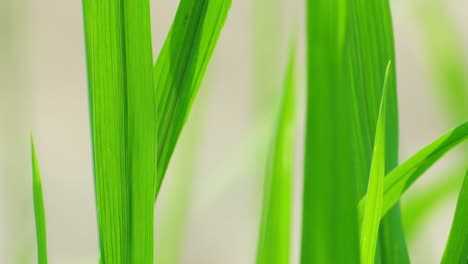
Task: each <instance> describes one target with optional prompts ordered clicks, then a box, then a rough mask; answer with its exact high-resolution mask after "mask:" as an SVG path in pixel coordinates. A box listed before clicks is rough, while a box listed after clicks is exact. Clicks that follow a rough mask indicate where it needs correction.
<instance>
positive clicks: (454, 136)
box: [359, 122, 468, 219]
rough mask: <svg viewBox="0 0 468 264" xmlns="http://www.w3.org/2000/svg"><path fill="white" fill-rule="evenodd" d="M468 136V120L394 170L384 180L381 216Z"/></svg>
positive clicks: (362, 203) (363, 202)
mask: <svg viewBox="0 0 468 264" xmlns="http://www.w3.org/2000/svg"><path fill="white" fill-rule="evenodd" d="M467 138H468V122H465V123H463V124H462V125H460V126H458V127H456V128H455V129H453V130H451V131H449V132H448V133H446V134H445V135H443V136H441V137H440V138H438V139H436V140H435V141H434V142H432V143H431V144H429V145H427V146H426V147H424V148H423V149H422V150H420V151H419V152H417V153H416V154H415V155H413V156H412V157H411V158H409V159H408V160H406V161H405V162H404V163H403V164H401V165H400V166H398V167H397V168H395V169H394V170H392V171H391V172H390V173H389V174H388V175H387V176H386V177H385V182H384V202H383V207H382V212H381V216H382V217H383V216H385V214H386V213H387V212H388V211H389V210H390V208H392V207H393V206H394V205H395V204H396V203H397V202H398V200H399V199H400V197H401V196H402V195H403V193H404V192H405V191H406V190H407V189H408V188H409V187H410V186H411V185H412V184H413V183H414V182H415V181H416V180H417V179H418V178H419V177H420V176H421V175H422V174H423V173H424V172H425V171H427V170H428V169H429V168H430V167H431V166H432V165H433V164H434V163H435V162H437V161H438V160H439V159H440V158H441V157H442V156H444V155H445V154H446V153H447V152H448V151H450V150H451V149H452V148H454V147H455V146H457V145H458V144H460V143H462V142H463V141H464V140H466V139H467ZM366 199H367V197H366V196H364V197H363V198H362V199H361V201H360V203H359V214H360V217H361V219H362V216H363V213H364V206H365V203H366Z"/></svg>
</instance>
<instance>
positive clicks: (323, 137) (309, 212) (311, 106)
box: [301, 0, 388, 264]
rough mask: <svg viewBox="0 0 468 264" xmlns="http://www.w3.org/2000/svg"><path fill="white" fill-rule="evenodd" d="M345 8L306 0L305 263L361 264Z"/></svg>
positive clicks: (323, 0)
mask: <svg viewBox="0 0 468 264" xmlns="http://www.w3.org/2000/svg"><path fill="white" fill-rule="evenodd" d="M346 11H347V9H346V6H343V1H336V0H333V1H330V0H309V1H307V54H308V55H307V67H308V68H307V76H308V90H307V116H306V138H305V157H304V159H305V160H304V163H305V164H304V191H303V192H304V194H303V213H302V243H301V246H302V248H301V263H303V264H308V263H350V264H353V263H359V232H358V223H357V211H356V203H357V194H356V191H355V190H356V179H355V177H354V174H352V173H350V172H353V169H352V166H353V163H354V162H353V160H352V159H350V158H349V157H348V153H353V152H354V150H353V148H352V146H351V145H350V142H352V140H353V136H351V135H350V134H348V133H342V131H353V130H352V129H351V127H352V123H351V120H352V115H351V113H352V112H353V111H352V108H351V102H350V101H349V99H350V98H352V95H351V91H350V89H349V82H348V81H347V80H346V78H345V75H344V74H345V71H346V68H345V65H346V64H345V63H344V61H345V60H344V57H343V53H344V52H343V49H342V47H343V46H344V43H343V42H344V36H343V35H344V34H345V33H346V31H345V28H346V26H345V25H346V24H347V21H346V17H347V13H346ZM331 17H333V19H330V18H331ZM387 61H388V60H387ZM382 80H383V79H382ZM331 194H333V195H331ZM343 219H347V220H346V221H343ZM353 219H356V221H353Z"/></svg>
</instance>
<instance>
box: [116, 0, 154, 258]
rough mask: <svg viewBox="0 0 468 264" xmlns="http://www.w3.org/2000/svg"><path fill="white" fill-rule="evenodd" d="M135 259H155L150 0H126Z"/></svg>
mask: <svg viewBox="0 0 468 264" xmlns="http://www.w3.org/2000/svg"><path fill="white" fill-rule="evenodd" d="M123 17H124V28H123V29H124V31H123V33H124V37H125V41H124V45H125V53H124V58H125V82H126V83H125V85H126V87H125V88H126V95H127V101H126V107H127V116H126V118H127V119H126V121H127V132H126V139H127V142H126V143H127V170H128V171H127V177H128V182H129V186H128V187H127V188H128V191H129V198H130V204H129V205H130V241H131V248H130V250H131V262H130V263H141V264H152V263H153V250H154V246H153V244H154V241H153V240H154V239H153V233H154V232H153V226H154V191H153V190H152V188H151V186H154V182H155V176H156V166H155V164H154V163H155V161H156V147H157V146H156V139H157V138H156V133H157V127H156V121H157V117H156V109H155V107H154V106H155V105H156V97H155V91H154V83H153V55H152V44H151V28H150V24H151V20H150V6H149V0H123Z"/></svg>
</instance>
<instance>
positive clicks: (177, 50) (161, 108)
mask: <svg viewBox="0 0 468 264" xmlns="http://www.w3.org/2000/svg"><path fill="white" fill-rule="evenodd" d="M230 7H231V0H182V1H181V2H180V4H179V8H178V10H177V13H176V17H175V19H174V23H173V25H172V27H171V30H170V32H169V34H168V36H167V38H166V42H165V43H164V46H163V48H162V50H161V52H160V54H159V57H158V59H157V62H156V65H155V68H154V76H155V80H156V82H155V90H156V108H157V120H158V133H157V135H158V140H157V142H158V160H157V167H158V173H157V177H156V181H155V185H154V191H155V199H156V197H157V195H158V193H159V189H160V188H161V184H162V181H163V178H164V175H165V173H166V170H167V167H168V165H169V161H170V158H171V156H172V153H173V152H174V148H175V146H176V143H177V140H178V138H179V136H180V133H181V131H182V129H183V127H184V125H185V122H186V120H187V118H188V116H189V113H190V109H191V106H192V103H193V100H194V98H195V96H196V94H197V92H198V89H199V87H200V84H201V80H202V78H203V76H204V74H205V71H206V68H207V66H208V63H209V61H210V58H211V56H212V54H213V51H214V48H215V46H216V43H217V41H218V39H219V36H220V33H221V29H222V28H223V26H224V24H225V22H226V19H227V15H228V11H229V9H230Z"/></svg>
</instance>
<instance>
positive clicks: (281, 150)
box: [257, 43, 296, 264]
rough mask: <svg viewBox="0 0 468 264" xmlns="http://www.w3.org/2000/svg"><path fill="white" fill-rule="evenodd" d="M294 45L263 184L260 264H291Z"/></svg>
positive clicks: (258, 255)
mask: <svg viewBox="0 0 468 264" xmlns="http://www.w3.org/2000/svg"><path fill="white" fill-rule="evenodd" d="M295 45H296V44H295V43H294V44H293V48H292V49H291V52H290V54H289V61H288V66H287V70H286V75H285V76H286V77H285V81H284V94H283V98H282V103H281V109H280V114H279V119H278V124H277V128H276V135H275V138H274V143H273V145H272V146H273V148H272V150H271V151H272V152H271V153H270V154H271V156H270V160H269V164H268V169H267V175H266V177H265V180H264V194H263V195H264V198H263V205H262V206H263V212H262V218H261V226H260V235H259V240H258V248H257V264H275V263H277V264H285V263H289V261H290V248H291V218H292V196H293V195H292V191H293V176H294V168H293V164H294V138H295V137H294V127H295V122H294V120H295V114H294V113H295V111H294V108H295V101H296V100H295V94H296V93H295V86H296V85H295V77H294V75H295V63H296V59H295V57H296V48H295Z"/></svg>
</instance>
